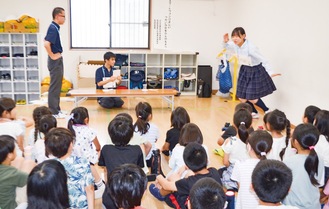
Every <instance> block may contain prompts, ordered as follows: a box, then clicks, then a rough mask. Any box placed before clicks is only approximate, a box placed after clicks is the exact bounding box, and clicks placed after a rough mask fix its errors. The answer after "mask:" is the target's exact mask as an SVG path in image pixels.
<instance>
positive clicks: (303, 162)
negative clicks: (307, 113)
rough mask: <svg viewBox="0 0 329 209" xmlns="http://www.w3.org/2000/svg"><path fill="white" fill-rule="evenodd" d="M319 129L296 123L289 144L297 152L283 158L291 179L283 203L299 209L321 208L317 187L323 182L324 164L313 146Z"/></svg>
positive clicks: (317, 137)
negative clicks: (289, 170)
mask: <svg viewBox="0 0 329 209" xmlns="http://www.w3.org/2000/svg"><path fill="white" fill-rule="evenodd" d="M319 135H320V134H319V131H318V130H317V128H316V127H315V126H313V125H311V124H300V125H298V126H297V127H296V128H295V130H294V133H293V135H292V139H291V144H292V146H293V147H295V148H296V149H297V154H296V155H293V156H291V157H289V158H285V159H284V161H283V162H284V163H285V164H286V165H287V166H288V167H289V168H290V169H291V170H292V175H293V181H292V185H291V188H290V192H289V193H288V196H287V197H286V198H285V200H284V201H283V203H284V204H285V205H292V206H297V207H298V208H300V209H310V208H321V205H320V192H319V187H320V186H322V185H323V184H324V164H323V160H322V158H319V157H318V155H317V153H316V151H315V149H314V147H315V146H316V144H317V143H318V140H319Z"/></svg>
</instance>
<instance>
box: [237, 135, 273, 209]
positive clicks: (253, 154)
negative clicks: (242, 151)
mask: <svg viewBox="0 0 329 209" xmlns="http://www.w3.org/2000/svg"><path fill="white" fill-rule="evenodd" d="M272 144H273V139H272V136H271V134H269V133H268V132H267V131H263V130H257V131H254V132H252V133H251V134H250V136H249V137H248V139H247V150H248V153H249V155H250V159H247V160H244V161H241V162H236V163H235V166H234V169H233V172H232V176H231V179H232V180H234V181H236V182H238V188H239V195H238V197H237V201H236V206H235V209H242V208H243V209H254V208H257V206H258V198H257V197H256V196H255V194H254V192H252V191H251V190H250V185H251V175H252V172H253V170H254V168H255V167H256V165H257V163H258V162H259V161H260V160H266V155H267V153H268V152H269V151H270V150H271V148H272Z"/></svg>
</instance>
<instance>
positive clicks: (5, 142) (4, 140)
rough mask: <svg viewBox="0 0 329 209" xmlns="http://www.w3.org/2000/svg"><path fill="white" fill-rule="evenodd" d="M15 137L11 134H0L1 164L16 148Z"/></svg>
mask: <svg viewBox="0 0 329 209" xmlns="http://www.w3.org/2000/svg"><path fill="white" fill-rule="evenodd" d="M15 141H16V140H15V138H14V137H12V136H9V135H0V164H2V163H3V161H5V160H6V158H7V156H8V154H9V153H13V152H14V150H15Z"/></svg>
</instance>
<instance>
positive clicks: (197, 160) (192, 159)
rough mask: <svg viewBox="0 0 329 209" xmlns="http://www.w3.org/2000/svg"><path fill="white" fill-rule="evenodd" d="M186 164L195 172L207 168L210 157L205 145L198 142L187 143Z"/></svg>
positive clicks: (185, 150) (184, 153)
mask: <svg viewBox="0 0 329 209" xmlns="http://www.w3.org/2000/svg"><path fill="white" fill-rule="evenodd" d="M183 159H184V162H185V165H186V166H187V167H188V168H189V169H191V170H192V171H193V172H198V171H200V170H202V169H205V168H207V163H208V157H207V152H206V150H205V149H204V148H203V146H202V145H201V144H199V143H197V142H191V143H189V144H188V145H186V147H185V149H184V152H183Z"/></svg>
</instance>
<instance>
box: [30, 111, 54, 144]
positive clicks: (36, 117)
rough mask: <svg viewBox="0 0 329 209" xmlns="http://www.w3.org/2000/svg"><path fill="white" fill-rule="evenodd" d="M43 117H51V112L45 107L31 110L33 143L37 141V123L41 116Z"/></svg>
mask: <svg viewBox="0 0 329 209" xmlns="http://www.w3.org/2000/svg"><path fill="white" fill-rule="evenodd" d="M44 115H52V112H51V110H50V109H49V108H48V107H46V106H40V107H36V108H34V110H33V113H32V117H33V120H34V141H36V140H37V139H38V133H39V124H40V123H39V122H40V119H41V117H42V116H44Z"/></svg>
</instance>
